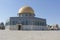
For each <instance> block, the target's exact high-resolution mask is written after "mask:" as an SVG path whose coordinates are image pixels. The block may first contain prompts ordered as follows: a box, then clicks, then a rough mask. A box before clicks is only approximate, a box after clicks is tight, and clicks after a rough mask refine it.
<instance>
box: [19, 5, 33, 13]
mask: <svg viewBox="0 0 60 40" xmlns="http://www.w3.org/2000/svg"><path fill="white" fill-rule="evenodd" d="M18 13H19V14H21V13H31V14H34V10H33V9H32V8H31V7H29V6H24V7H22V8H20V9H19V11H18Z"/></svg>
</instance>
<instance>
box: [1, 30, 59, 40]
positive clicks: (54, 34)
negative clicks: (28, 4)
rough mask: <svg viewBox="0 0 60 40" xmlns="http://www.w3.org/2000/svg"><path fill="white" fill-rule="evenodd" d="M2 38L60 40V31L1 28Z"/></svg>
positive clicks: (5, 39)
mask: <svg viewBox="0 0 60 40" xmlns="http://www.w3.org/2000/svg"><path fill="white" fill-rule="evenodd" d="M0 40H60V31H12V30H11V31H10V30H0Z"/></svg>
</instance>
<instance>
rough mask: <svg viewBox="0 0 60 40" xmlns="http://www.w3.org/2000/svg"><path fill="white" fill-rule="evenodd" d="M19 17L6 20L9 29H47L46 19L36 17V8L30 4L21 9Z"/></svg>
mask: <svg viewBox="0 0 60 40" xmlns="http://www.w3.org/2000/svg"><path fill="white" fill-rule="evenodd" d="M18 15H19V16H17V17H10V18H9V20H8V21H7V22H6V29H9V30H46V29H47V27H46V19H43V18H38V17H35V13H34V10H33V9H32V8H31V7H30V6H23V7H22V8H20V9H19V11H18Z"/></svg>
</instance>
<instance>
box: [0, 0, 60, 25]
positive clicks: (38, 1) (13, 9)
mask: <svg viewBox="0 0 60 40" xmlns="http://www.w3.org/2000/svg"><path fill="white" fill-rule="evenodd" d="M25 5H28V6H31V7H32V8H33V9H34V11H35V15H36V17H39V18H46V20H47V24H60V0H0V22H6V20H7V19H8V18H9V17H14V16H18V15H17V13H18V10H19V8H21V7H22V6H25Z"/></svg>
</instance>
